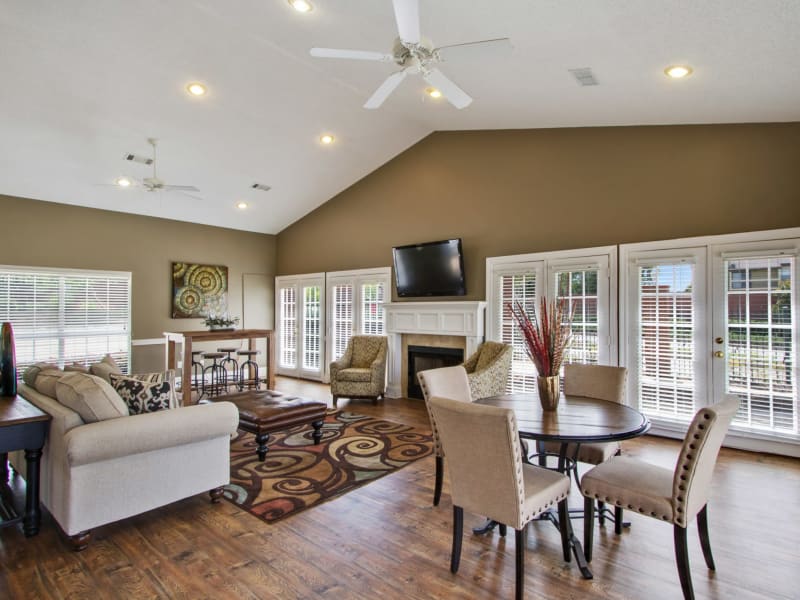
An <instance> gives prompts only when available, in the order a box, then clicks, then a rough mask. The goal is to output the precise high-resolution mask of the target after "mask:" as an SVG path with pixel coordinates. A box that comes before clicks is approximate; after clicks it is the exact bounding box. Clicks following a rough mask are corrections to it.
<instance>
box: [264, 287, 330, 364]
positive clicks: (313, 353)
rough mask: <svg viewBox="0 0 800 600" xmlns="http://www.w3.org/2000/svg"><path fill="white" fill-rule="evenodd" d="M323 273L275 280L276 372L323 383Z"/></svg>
mask: <svg viewBox="0 0 800 600" xmlns="http://www.w3.org/2000/svg"><path fill="white" fill-rule="evenodd" d="M324 289H325V275H324V273H314V274H309V275H301V276H294V275H291V276H287V277H276V278H275V299H276V303H275V306H276V308H277V313H278V314H277V318H276V321H277V323H278V336H277V346H278V364H277V372H278V373H280V374H281V375H291V376H293V377H308V378H311V379H321V378H322V373H323V366H322V363H323V356H322V346H323V344H322V340H323V331H324V327H325V323H324V321H325V304H324V300H325V299H324V296H323V290H324Z"/></svg>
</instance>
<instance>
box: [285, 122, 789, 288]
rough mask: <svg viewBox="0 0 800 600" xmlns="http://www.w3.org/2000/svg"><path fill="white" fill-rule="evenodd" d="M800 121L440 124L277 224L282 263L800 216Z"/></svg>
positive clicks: (474, 253) (540, 245)
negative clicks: (426, 246)
mask: <svg viewBox="0 0 800 600" xmlns="http://www.w3.org/2000/svg"><path fill="white" fill-rule="evenodd" d="M799 165H800V123H788V124H755V125H707V126H677V127H676V126H669V127H615V128H610V127H609V128H586V129H540V130H524V131H521V130H520V131H474V132H440V133H435V134H432V135H430V136H428V137H427V138H425V139H424V140H422V141H421V142H420V143H418V144H417V145H415V146H413V147H412V148H410V149H409V150H407V151H406V152H404V153H403V154H401V155H400V156H398V157H396V158H395V159H394V160H392V161H390V162H389V163H387V164H386V165H384V166H383V167H381V168H380V169H378V170H376V171H375V172H373V173H371V174H370V175H368V176H367V177H365V178H364V179H362V180H361V181H359V182H357V183H356V184H354V185H353V186H351V187H350V188H348V189H347V190H345V191H344V192H342V193H341V194H339V195H338V196H336V197H334V198H333V199H332V200H330V201H329V202H327V203H325V204H323V205H322V206H321V207H319V208H318V209H317V210H315V211H314V212H313V213H311V214H309V215H307V216H306V217H304V218H303V219H301V220H300V221H298V222H296V223H295V224H293V225H292V226H290V227H288V228H287V229H285V230H284V231H282V232H281V233H280V234H279V235H278V274H280V275H289V274H295V273H310V272H318V271H335V270H341V269H355V268H365V267H375V266H387V265H390V264H391V261H392V255H391V248H392V246H397V245H401V244H409V243H414V242H425V241H432V240H438V239H445V238H451V237H461V238H463V245H464V261H465V268H466V281H467V296H466V297H464V298H463V299H471V300H480V299H483V298H484V295H485V284H484V272H485V259H486V257H487V256H502V255H507V254H519V253H525V252H537V251H547V250H559V249H569V248H583V247H591V246H602V245H611V244H618V243H626V242H639V241H647V240H659V239H672V238H678V237H689V236H695V235H709V234H720V233H733V232H740V231H755V230H762V229H776V228H782V227H792V226H799V225H800V166H799Z"/></svg>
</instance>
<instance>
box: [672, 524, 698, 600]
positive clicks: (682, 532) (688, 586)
mask: <svg viewBox="0 0 800 600" xmlns="http://www.w3.org/2000/svg"><path fill="white" fill-rule="evenodd" d="M673 535H674V538H675V562H676V563H677V565H678V577H680V580H681V589H682V590H683V598H684V600H694V590H693V589H692V572H691V570H690V569H689V550H688V548H687V546H686V528H685V527H681V526H680V525H673Z"/></svg>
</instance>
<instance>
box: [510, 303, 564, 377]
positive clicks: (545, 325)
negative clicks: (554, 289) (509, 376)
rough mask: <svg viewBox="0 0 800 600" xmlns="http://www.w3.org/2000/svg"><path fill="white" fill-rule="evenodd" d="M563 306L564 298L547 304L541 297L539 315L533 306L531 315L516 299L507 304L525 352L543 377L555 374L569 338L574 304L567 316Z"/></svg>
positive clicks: (562, 358)
mask: <svg viewBox="0 0 800 600" xmlns="http://www.w3.org/2000/svg"><path fill="white" fill-rule="evenodd" d="M564 305H565V301H563V300H562V301H555V300H554V301H553V302H551V303H550V304H548V302H547V298H544V297H542V299H541V301H540V303H539V315H538V317H537V315H536V310H535V309H534V311H533V318H531V317H529V316H528V314H527V313H526V312H525V309H524V308H523V307H522V304H520V303H519V302H517V303H516V305H513V304H511V303H510V302H508V303H506V306H507V307H508V309H509V311H511V314H512V315H513V317H514V320H515V321H516V322H517V325H518V326H519V329H520V331H521V332H522V337H523V339H524V340H525V351H526V352H527V354H528V357H529V358H530V359H531V360H532V361H533V364H534V365H535V366H536V370H537V371H538V373H539V375H540V376H542V377H549V376H551V375H558V372H559V371H560V370H561V363H562V362H563V361H564V357H565V355H566V351H567V348H568V347H569V343H570V341H571V339H572V319H573V315H574V307H573V310H571V311H570V313H569V315H567V314H566V311H565V306H564Z"/></svg>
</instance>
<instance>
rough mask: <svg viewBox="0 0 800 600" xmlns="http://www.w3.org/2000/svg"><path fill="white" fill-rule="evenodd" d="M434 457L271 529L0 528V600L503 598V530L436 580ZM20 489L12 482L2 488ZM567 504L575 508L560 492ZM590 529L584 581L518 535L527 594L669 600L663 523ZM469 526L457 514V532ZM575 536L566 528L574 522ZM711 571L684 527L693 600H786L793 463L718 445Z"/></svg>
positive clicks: (444, 530) (509, 561)
mask: <svg viewBox="0 0 800 600" xmlns="http://www.w3.org/2000/svg"><path fill="white" fill-rule="evenodd" d="M277 387H278V389H279V390H282V391H285V392H292V393H297V394H300V395H303V396H306V397H311V398H316V399H320V400H325V401H328V402H329V404H330V395H329V391H328V388H327V386H323V385H319V384H314V383H309V382H302V381H298V380H291V379H286V378H279V380H278V384H277ZM340 408H343V409H345V410H352V411H353V412H359V413H363V414H370V415H375V416H379V417H383V418H386V419H390V420H395V421H400V422H403V423H408V424H414V425H421V426H426V427H427V415H426V412H425V408H424V406H423V404H422V402H421V401H414V400H392V399H389V400H386V401H384V402H382V403H379V404H378V406H373V405H372V404H371V402H369V401H353V402H348V401H346V400H342V401H340ZM624 447H625V451H626V452H627V453H629V454H631V455H633V456H637V457H640V458H642V459H645V460H648V461H651V462H654V463H658V464H662V465H663V466H667V467H671V466H672V464H673V461H674V458H675V455H676V453H677V449H678V447H679V444H678V442H676V441H672V440H664V439H660V438H653V437H648V438H644V439H641V440H635V441H631V442H626V443H625V446H624ZM433 464H434V463H433V457H429V458H427V459H423V460H420V461H417V462H416V463H413V464H411V465H409V466H407V467H405V468H403V469H401V470H399V471H397V472H396V473H393V474H391V475H388V476H386V477H384V478H382V479H380V480H378V481H375V482H372V483H369V484H367V485H365V486H364V487H362V488H360V489H358V490H355V491H353V492H349V493H347V494H345V495H344V496H341V497H340V498H337V499H335V500H333V501H330V502H327V503H325V504H323V505H321V506H318V507H315V508H312V509H309V510H306V511H304V512H302V513H300V514H298V515H296V516H293V517H290V518H288V519H285V520H283V521H280V522H278V523H275V524H273V525H267V524H265V523H263V522H262V521H261V520H259V519H257V518H256V517H253V516H251V515H250V514H248V513H246V512H244V511H242V510H240V509H238V508H237V507H235V506H234V505H233V504H230V503H229V502H226V501H223V502H221V503H220V504H211V503H210V502H209V500H208V495H199V496H196V497H193V498H188V499H186V500H182V501H180V502H176V503H174V504H171V505H169V506H166V507H163V508H160V509H157V510H153V511H150V512H148V513H146V514H143V515H139V516H136V517H132V518H130V519H126V520H124V521H121V522H119V523H113V524H110V525H107V526H104V527H100V528H98V529H96V530H95V532H94V534H95V537H94V539H93V541H92V544H91V545H90V546H89V548H88V549H87V550H85V551H84V552H80V553H74V552H71V551H70V550H69V548H68V546H67V544H66V542H65V541H64V540H63V538H62V537H61V535H60V533H59V532H58V530H57V526H56V525H55V523H54V522H53V520H52V518H50V517H49V515H47V514H45V518H44V520H43V523H42V530H41V533H40V534H39V535H38V536H37V537H34V538H30V539H26V538H25V537H24V536H23V535H22V533H21V531H20V530H18V529H16V528H7V529H3V530H0V598H14V599H16V598H30V599H39V598H46V599H49V598H92V599H104V598H137V599H139V598H193V599H194V598H253V599H255V598H282V599H286V598H316V597H319V596H323V597H325V598H364V597H384V598H403V599H405V598H412V599H413V598H419V599H426V598H470V599H472V598H487V599H488V598H508V597H511V595H512V594H513V589H514V536H513V535H509V536H508V537H507V538H505V539H504V538H501V537H500V536H499V535H498V534H497V533H494V534H490V535H487V536H484V537H476V536H473V535H472V534H471V533H470V532H469V531H467V532H466V533H465V536H464V547H463V553H462V558H461V569H460V571H459V573H458V574H457V575H452V574H451V573H450V571H449V557H450V540H451V533H450V528H451V518H452V505H451V504H450V495H449V490H448V487H447V477H445V487H444V491H443V494H442V502H441V504H440V505H439V506H438V507H436V508H434V507H433V506H432V505H431V499H432V495H433ZM14 483H16V484H18V483H19V482H18V481H16V482H14ZM570 504H571V505H573V506H576V507H578V506H580V505H581V497H580V494H579V493H578V492H577V490H576V489H573V493H572V496H571V502H570ZM626 516H627V517H628V518H629V519H630V521H631V522H632V523H633V525H632V527H631V529H630V530H629V531H626V532H625V533H624V534H623V535H622V536H615V535H614V533H613V525H606V526H605V527H603V528H600V530H599V531H598V532H597V533H596V534H595V546H594V560H593V561H592V569H593V571H594V574H595V578H594V580H592V581H585V580H583V579H581V577H580V575H579V573H578V570H577V568H576V567H575V564H574V562H572V563H564V562H563V560H562V558H561V546H560V537H559V534H558V531H557V530H556V529H555V528H554V527H553V526H552V525H550V524H547V523H535V524H533V525H532V526H531V531H530V532H529V535H528V542H527V557H526V563H525V571H526V584H525V586H526V593H527V598H547V599H556V600H559V599H568V598H581V599H593V598H612V599H622V598H630V599H647V600H661V599H663V600H672V599H679V598H681V588H680V583H679V581H678V574H677V571H676V568H675V558H674V555H673V549H672V527H671V526H670V525H666V524H663V523H659V522H657V521H655V520H653V519H649V518H645V517H642V516H640V515H636V514H630V513H626ZM481 522H482V519H481V517H479V516H476V515H470V514H468V513H467V514H465V518H464V525H465V528H467V529H471V528H472V527H473V526H475V525H476V524H479V523H481ZM574 523H575V524H576V526H577V528H578V530H579V531H580V529H581V524H580V522H579V521H575V522H574ZM709 524H710V525H709V526H710V532H711V544H712V549H713V551H714V557H715V559H716V563H717V571H716V572H715V573H711V572H709V571H708V570H707V569H706V567H705V563H704V561H703V557H702V552H701V549H700V543H699V541H698V538H697V530H696V527H694V526H693V527H692V528H691V529H690V530H689V553H690V560H691V564H692V577H693V580H694V588H695V594H696V597H697V598H698V599H700V598H713V599H720V600H721V599H729V598H736V599H737V600H738V599H743V600H747V599H756V598H759V599H766V598H769V599H782V598H786V599H789V598H795V599H796V598H798V597H800V551H799V550H798V539H800V461H797V460H795V459H789V458H782V457H776V456H762V455H756V454H750V453H746V452H740V451H735V450H728V449H723V450H722V453H721V455H720V459H719V461H718V463H717V469H716V473H715V476H714V490H713V493H712V500H711V502H710V504H709Z"/></svg>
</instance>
